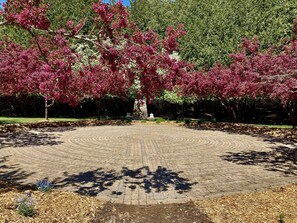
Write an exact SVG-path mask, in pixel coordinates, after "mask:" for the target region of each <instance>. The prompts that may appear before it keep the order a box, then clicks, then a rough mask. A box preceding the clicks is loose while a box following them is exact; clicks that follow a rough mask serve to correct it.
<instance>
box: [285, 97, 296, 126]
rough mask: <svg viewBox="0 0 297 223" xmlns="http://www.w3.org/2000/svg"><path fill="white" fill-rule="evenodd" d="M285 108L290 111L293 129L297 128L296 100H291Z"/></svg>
mask: <svg viewBox="0 0 297 223" xmlns="http://www.w3.org/2000/svg"><path fill="white" fill-rule="evenodd" d="M285 109H286V111H287V113H288V116H289V117H290V120H291V124H292V126H293V129H294V130H296V126H297V117H296V116H297V103H295V102H289V103H288V104H287V105H286V106H285Z"/></svg>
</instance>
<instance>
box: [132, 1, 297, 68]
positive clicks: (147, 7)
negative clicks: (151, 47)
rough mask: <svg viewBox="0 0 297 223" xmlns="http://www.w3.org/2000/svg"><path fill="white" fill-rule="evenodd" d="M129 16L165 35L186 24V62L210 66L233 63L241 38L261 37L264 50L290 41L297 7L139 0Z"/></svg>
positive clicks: (282, 3) (285, 3)
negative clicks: (165, 31)
mask: <svg viewBox="0 0 297 223" xmlns="http://www.w3.org/2000/svg"><path fill="white" fill-rule="evenodd" d="M130 12H131V15H132V18H133V20H135V21H136V23H137V24H138V26H139V27H140V28H141V29H142V30H146V29H153V30H155V31H156V32H158V33H159V34H161V35H162V34H164V30H165V28H166V27H167V26H168V25H169V24H171V25H176V24H178V23H183V24H184V25H185V29H186V30H187V35H186V36H185V37H184V38H183V39H182V40H181V41H180V43H181V48H182V49H183V51H182V52H181V56H182V58H183V59H185V60H190V61H193V62H195V63H196V64H197V66H198V67H207V68H209V67H211V66H212V65H213V64H215V63H216V62H218V61H220V62H221V63H223V64H227V63H229V62H230V60H229V58H228V55H229V54H230V53H232V52H234V51H235V49H236V46H237V45H238V44H239V43H240V41H241V38H242V37H246V38H249V39H251V38H252V37H253V36H254V35H257V36H258V37H259V39H260V40H261V46H260V49H266V48H268V47H269V46H270V45H271V44H278V41H279V40H280V39H282V38H290V35H291V24H292V21H293V19H294V18H295V17H296V14H297V5H296V3H295V2H294V1H291V0H285V1H283V0H263V1H257V0H251V1H245V0H199V1H197V0H175V1H170V0H162V1H159V0H137V1H132V3H131V10H130Z"/></svg>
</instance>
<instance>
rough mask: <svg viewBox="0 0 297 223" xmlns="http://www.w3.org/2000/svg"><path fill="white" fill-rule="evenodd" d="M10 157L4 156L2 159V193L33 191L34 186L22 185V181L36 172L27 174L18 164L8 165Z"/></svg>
mask: <svg viewBox="0 0 297 223" xmlns="http://www.w3.org/2000/svg"><path fill="white" fill-rule="evenodd" d="M9 157H10V156H4V157H1V158H0V192H8V191H11V190H13V189H17V190H27V189H33V186H30V185H25V184H22V181H23V180H25V179H26V178H28V177H29V176H31V175H32V174H34V172H30V173H29V172H26V171H24V170H22V169H21V168H20V167H19V166H18V165H17V164H13V165H8V164H6V162H8V160H9Z"/></svg>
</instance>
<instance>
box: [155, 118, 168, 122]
mask: <svg viewBox="0 0 297 223" xmlns="http://www.w3.org/2000/svg"><path fill="white" fill-rule="evenodd" d="M165 121H166V119H164V118H157V120H156V122H157V123H161V122H165Z"/></svg>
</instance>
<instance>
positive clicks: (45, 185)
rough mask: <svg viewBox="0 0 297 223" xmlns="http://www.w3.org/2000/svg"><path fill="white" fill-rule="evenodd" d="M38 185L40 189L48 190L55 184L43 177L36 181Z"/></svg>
mask: <svg viewBox="0 0 297 223" xmlns="http://www.w3.org/2000/svg"><path fill="white" fill-rule="evenodd" d="M36 187H37V189H38V190H39V191H42V192H48V191H50V190H51V189H52V188H53V185H52V183H51V182H50V181H49V180H48V179H43V180H40V181H38V182H37V183H36Z"/></svg>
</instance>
